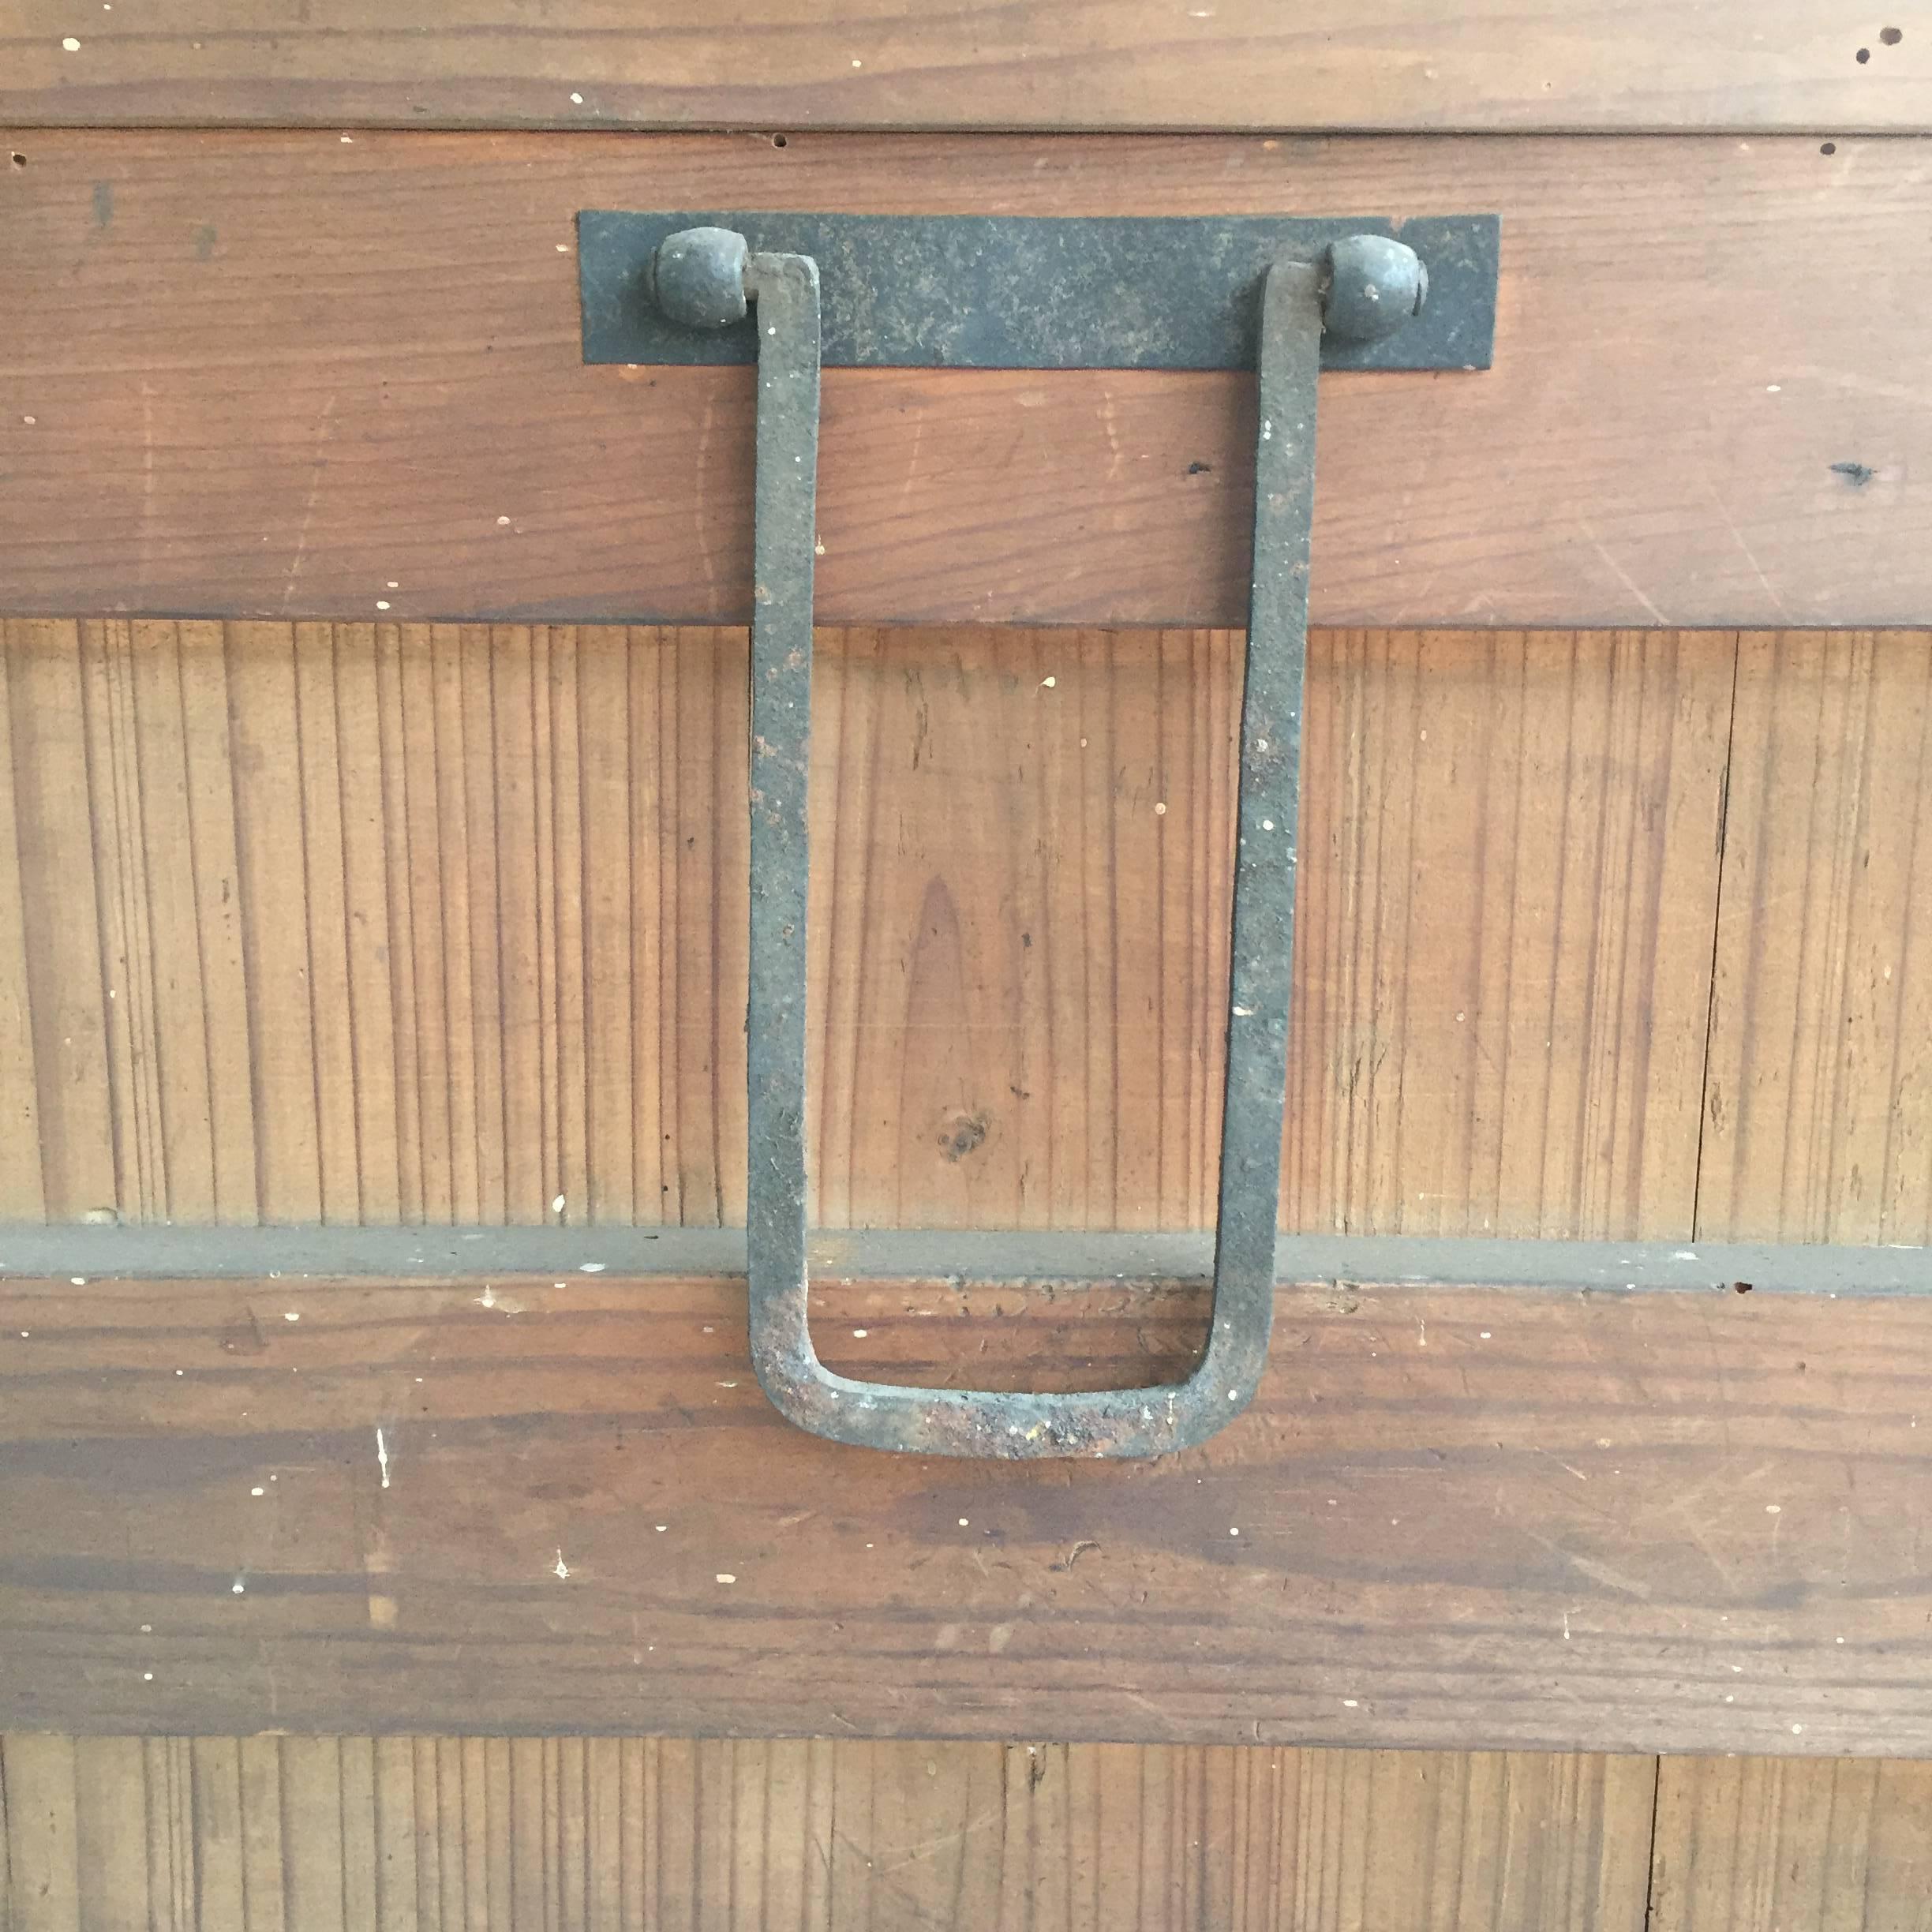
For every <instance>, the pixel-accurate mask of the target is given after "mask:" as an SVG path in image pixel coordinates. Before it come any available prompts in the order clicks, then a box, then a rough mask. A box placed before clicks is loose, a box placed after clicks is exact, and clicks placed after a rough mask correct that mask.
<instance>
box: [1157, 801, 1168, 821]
mask: <svg viewBox="0 0 1932 1932" xmlns="http://www.w3.org/2000/svg"><path fill="white" fill-rule="evenodd" d="M1154 816H1155V818H1166V816H1167V807H1166V803H1165V802H1163V803H1158V804H1156V805H1155V807H1154Z"/></svg>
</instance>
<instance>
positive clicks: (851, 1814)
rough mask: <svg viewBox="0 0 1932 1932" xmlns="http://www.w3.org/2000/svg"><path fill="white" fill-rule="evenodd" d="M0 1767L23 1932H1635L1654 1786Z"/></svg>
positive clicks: (1141, 1766) (1315, 1777)
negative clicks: (87, 1858)
mask: <svg viewBox="0 0 1932 1932" xmlns="http://www.w3.org/2000/svg"><path fill="white" fill-rule="evenodd" d="M0 1763H3V1765H4V1769H5V1773H6V1781H5V1811H6V1818H5V1826H6V1833H5V1836H6V1841H7V1843H8V1844H9V1846H11V1845H13V1844H21V1846H22V1848H23V1849H24V1852H25V1854H26V1863H24V1865H22V1866H19V1867H17V1868H16V1870H15V1873H14V1874H13V1883H12V1885H11V1886H10V1887H9V1893H8V1895H7V1896H6V1903H7V1904H10V1906H11V1909H12V1912H13V1917H12V1918H11V1919H9V1923H10V1924H11V1925H13V1926H17V1927H18V1929H19V1932H82V1928H87V1932H93V1928H95V1927H105V1926H118V1925H122V1924H126V1925H129V1926H140V1927H142V1928H144V1932H150V1929H152V1932H177V1929H179V1932H187V1928H188V1927H189V1926H193V1927H195V1928H196V1929H197V1932H262V1928H264V1927H267V1928H273V1929H274V1932H284V1928H288V1929H290V1932H293V1929H294V1928H302V1929H304V1932H305V1929H306V1928H310V1927H315V1928H323V1929H324V1932H326V1929H327V1928H331V1927H335V1926H347V1927H363V1926H367V1927H372V1928H376V1927H379V1928H380V1929H381V1932H404V1929H405V1928H408V1929H410V1932H416V1929H417V1928H420V1929H421V1932H435V1929H436V1928H447V1929H448V1932H458V1929H459V1928H461V1929H462V1932H473V1929H474V1932H508V1929H509V1928H512V1927H515V1928H524V1927H530V1928H541V1927H545V1926H568V1927H586V1928H591V1927H598V1928H604V1927H608V1928H610V1929H611V1932H721V1929H722V1928H725V1927H739V1926H787V1927H790V1926H797V1927H799V1928H802V1929H803V1932H854V1929H856V1928H860V1927H866V1926H874V1927H879V1928H886V1927H896V1926H910V1925H918V1926H933V1927H942V1928H954V1929H955V1932H1020V1928H1023V1927H1024V1928H1028V1932H1114V1929H1115V1928H1119V1929H1121V1932H1136V1928H1140V1929H1144V1932H1223V1929H1225V1932H1344V1929H1345V1928H1355V1927H1370V1926H1397V1925H1399V1926H1403V1927H1405V1928H1413V1932H1640V1928H1641V1927H1642V1924H1643V1908H1644V1894H1645V1889H1646V1881H1647V1878H1648V1848H1649V1828H1650V1818H1651V1809H1652V1803H1653V1789H1654V1786H1655V1781H1656V1766H1655V1765H1654V1763H1653V1762H1652V1761H1650V1760H1648V1759H1645V1758H1596V1757H1532V1756H1529V1755H1526V1754H1511V1755H1502V1754H1477V1755H1473V1756H1469V1757H1454V1756H1451V1755H1448V1754H1442V1753H1402V1754H1397V1753H1394V1752H1368V1751H1356V1752H1342V1751H1297V1750H1266V1749H1262V1748H1259V1747H1250V1748H1247V1749H1241V1748H1239V1747H1232V1748H1230V1747H1222V1748H1219V1749H1209V1750H1185V1749H1175V1748H1171V1747H1159V1746H1155V1747H1150V1748H1148V1749H1146V1750H1136V1749H1133V1748H1129V1747H1121V1746H1108V1745H1099V1746H1091V1745H1088V1746H1079V1745H1076V1746H1073V1747H1069V1746H1065V1745H1044V1744H1043V1745H1029V1744H1011V1745H1007V1746H1004V1747H1002V1746H1001V1745H998V1744H970V1745H943V1744H928V1743H897V1744H893V1743H886V1744H874V1743H862V1742H858V1741H855V1740H852V1739H829V1740H822V1741H818V1742H813V1743H806V1742H802V1741H799V1742H779V1743H749V1742H736V1743H732V1742H728V1741H722V1740H720V1741H715V1742H708V1743H707V1742H702V1741H688V1740H678V1739H657V1738H623V1739H618V1738H597V1739H574V1738H561V1739H559V1738H544V1739H538V1738H517V1739H504V1738H469V1739H437V1738H427V1737H423V1738H400V1737H399V1738H381V1739H371V1738H368V1737H340V1738H338V1737H320V1738H280V1739H275V1738H264V1739H249V1740H247V1741H245V1742H243V1743H241V1744H239V1745H238V1744H237V1743H235V1742H234V1740H232V1739H222V1738H197V1739H185V1738H157V1739H148V1740H146V1741H145V1742H142V1741H140V1740H136V1739H119V1738H95V1739H80V1740H78V1741H69V1740H68V1739H52V1738H50V1739H41V1738H36V1737H32V1736H24V1735H15V1736H10V1737H8V1738H6V1739H4V1740H0ZM144 1817H145V1818H146V1820H147V1821H148V1822H147V1831H146V1837H145V1839H144V1838H143V1836H142V1830H143V1819H144ZM63 1828H64V1829H63ZM251 1832H253V1833H258V1834H259V1842H260V1846H261V1848H262V1856H261V1858H260V1861H259V1862H258V1863H256V1865H255V1866H253V1867H251V1869H250V1871H249V1879H250V1881H251V1882H249V1883H246V1884H243V1883H241V1882H238V1881H239V1878H240V1875H241V1874H240V1867H239V1865H238V1848H239V1843H240V1841H241V1838H242V1837H244V1836H245V1834H247V1833H251ZM102 1833H106V1834H107V1835H108V1836H110V1837H112V1838H113V1839H114V1840H116V1843H117V1856H116V1859H115V1862H114V1865H113V1866H112V1867H111V1869H108V1868H103V1869H99V1870H95V1871H94V1872H92V1874H86V1875H85V1877H84V1874H83V1873H82V1872H81V1870H80V1859H79V1858H78V1856H77V1855H76V1853H77V1846H78V1844H79V1843H80V1841H81V1840H87V1839H89V1838H92V1837H98V1836H99V1835H101V1834H102ZM83 1883H85V1884H86V1885H88V1886H89V1887H90V1888H91V1890H90V1893H89V1895H88V1903H89V1904H91V1905H92V1906H93V1907H94V1908H95V1909H94V1910H93V1911H90V1912H89V1913H88V1915H85V1916H83V1915H82V1914H81V1913H80V1911H77V1910H76V1909H75V1906H76V1903H77V1898H78V1896H79V1895H80V1889H81V1886H82V1885H83ZM42 1886H45V1888H46V1889H44V1890H43V1889H40V1888H41V1887H42ZM197 1904H198V1909H197Z"/></svg>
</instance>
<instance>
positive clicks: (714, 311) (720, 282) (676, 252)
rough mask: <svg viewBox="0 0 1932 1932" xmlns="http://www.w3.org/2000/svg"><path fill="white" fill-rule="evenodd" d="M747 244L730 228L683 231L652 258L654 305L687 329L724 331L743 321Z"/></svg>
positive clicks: (660, 245)
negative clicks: (729, 326)
mask: <svg viewBox="0 0 1932 1932" xmlns="http://www.w3.org/2000/svg"><path fill="white" fill-rule="evenodd" d="M750 252H751V251H750V248H749V245H748V244H747V242H746V241H745V238H744V237H743V235H741V234H739V233H738V232H737V231H736V230H735V229H731V228H683V229H680V230H679V231H678V232H677V233H676V234H673V235H666V236H665V238H664V240H663V241H660V242H659V243H658V244H657V250H656V252H655V253H653V255H652V256H651V259H650V274H649V275H648V277H647V278H646V279H647V283H648V286H649V288H650V298H651V300H652V301H653V302H655V303H656V304H657V307H658V308H659V309H661V311H662V312H663V313H664V314H665V315H666V316H669V318H670V319H671V320H672V321H673V322H678V323H682V324H683V326H684V327H685V328H706V329H710V328H725V326H726V325H727V324H729V323H732V322H742V321H743V320H744V319H745V308H746V299H745V261H746V259H747V256H748V255H749V254H750Z"/></svg>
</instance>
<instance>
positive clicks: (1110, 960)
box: [0, 621, 1926, 1259]
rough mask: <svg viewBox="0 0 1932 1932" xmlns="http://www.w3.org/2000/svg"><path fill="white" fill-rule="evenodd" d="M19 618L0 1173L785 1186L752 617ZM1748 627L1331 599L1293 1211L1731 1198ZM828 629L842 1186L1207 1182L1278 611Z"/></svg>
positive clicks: (8, 1182) (412, 1187)
mask: <svg viewBox="0 0 1932 1932" xmlns="http://www.w3.org/2000/svg"><path fill="white" fill-rule="evenodd" d="M0 642H4V662H3V663H0V670H3V672H4V676H0V707H4V710H3V712H0V717H3V718H4V721H5V722H4V728H0V811H7V812H10V813H11V814H12V836H11V837H6V836H4V833H5V831H6V827H5V826H0V865H9V866H11V867H13V868H14V871H13V874H11V875H9V876H7V877H4V878H0V1065H4V1066H5V1067H6V1069H7V1073H6V1081H5V1089H6V1094H7V1095H8V1097H9V1106H10V1107H11V1109H12V1110H13V1114H12V1118H13V1123H14V1128H15V1131H13V1132H12V1133H9V1134H6V1135H4V1136H0V1219H30V1220H37V1219H43V1218H45V1219H51V1220H54V1221H63V1220H66V1221H73V1220H78V1219H82V1218H84V1216H86V1215H89V1214H90V1213H96V1214H98V1213H99V1212H102V1211H107V1212H110V1213H113V1214H114V1215H117V1216H118V1217H119V1218H122V1219H129V1220H140V1219H148V1220H155V1219H174V1220H182V1221H190V1222H209V1221H253V1220H256V1219H261V1220H267V1221H283V1222H289V1221H294V1222H301V1221H316V1220H329V1221H347V1222H354V1221H358V1220H360V1221H370V1222H394V1221H397V1220H402V1221H417V1220H424V1221H429V1222H448V1221H451V1220H456V1221H477V1220H481V1221H505V1220H507V1221H514V1222H544V1221H554V1220H556V1219H560V1218H561V1219H564V1220H565V1221H566V1222H619V1223H622V1222H630V1221H633V1220H638V1221H643V1222H657V1221H665V1222H684V1223H691V1222H700V1223H703V1222H720V1221H722V1222H727V1223H739V1224H741V1223H742V1222H743V1213H744V1199H743V1188H744V1179H743V1166H744V1151H743V1148H744V1079H745V1076H744V1039H743V1013H744V998H745V993H744V986H745V960H744V946H745V938H744V927H745V916H746V915H745V905H746V893H747V885H746V866H747V859H746V853H745V840H746V832H745V816H746V805H745V794H744V784H745V777H744V770H745V761H744V754H743V751H742V749H741V748H740V747H742V746H743V741H744V735H745V731H746V724H745V713H744V702H745V657H744V642H743V636H742V635H741V634H736V633H721V632H713V631H681V632H677V631H673V632H656V631H631V632H626V631H620V630H596V631H593V630H568V629H549V628H543V627H537V628H534V629H533V628H528V627H496V628H495V629H493V630H492V629H486V628H481V627H479V628H471V629H462V630H459V629H456V628H454V627H427V626H420V625H405V626H399V625H395V624H390V623H382V624H379V625H369V624H342V625H337V626H333V627H331V626H327V625H319V624H318V625H301V626H290V625H287V624H279V623H278V624H232V625H229V626H226V627H223V626H221V625H215V624H187V623H184V624H180V625H176V624H174V623H143V624H133V625H129V624H126V623H88V624H84V625H76V624H73V623H32V622H25V621H15V622H13V623H9V624H8V625H7V626H6V628H5V631H4V633H3V634H0ZM1899 650H1900V653H1902V654H1904V655H1906V656H1910V655H1911V653H1916V660H1915V661H1918V662H1919V663H1920V664H1921V665H1923V661H1925V658H1926V644H1925V642H1924V641H1923V640H1914V641H1909V642H1903V643H1901V644H1900V646H1899ZM1734 653H1735V639H1734V638H1729V637H1720V638H1708V637H1690V636H1678V635H1668V634H1666V635H1649V634H1645V635H1608V636H1606V635H1574V636H1572V635H1562V636H1536V637H1530V638H1525V637H1523V636H1521V635H1510V634H1491V633H1461V634H1436V635H1428V636H1416V635H1400V636H1398V635H1387V634H1375V633H1372V634H1362V633H1336V634H1328V635H1322V636H1320V637H1318V638H1316V642H1315V646H1314V653H1313V661H1312V668H1311V673H1310V683H1309V695H1308V719H1307V724H1306V734H1305V735H1306V743H1307V754H1306V755H1307V775H1306V780H1305V796H1306V803H1305V809H1304V837H1303V841H1302V844H1303V858H1302V862H1301V926H1300V933H1299V945H1298V958H1297V993H1296V1002H1297V1003H1296V1009H1295V1010H1296V1031H1295V1039H1294V1075H1293V1085H1292V1095H1291V1103H1290V1119H1289V1125H1288V1132H1287V1139H1286V1168H1287V1177H1288V1178H1287V1185H1286V1205H1285V1210H1284V1211H1285V1214H1286V1217H1287V1219H1289V1221H1290V1222H1291V1223H1292V1224H1294V1225H1298V1226H1305V1227H1310V1228H1333V1229H1338V1230H1339V1229H1342V1228H1344V1227H1354V1228H1356V1229H1357V1230H1363V1229H1368V1228H1373V1229H1376V1230H1379V1231H1381V1232H1383V1233H1389V1234H1396V1233H1403V1232H1410V1233H1458V1234H1460V1233H1468V1234H1481V1233H1485V1232H1500V1233H1513V1234H1539V1233H1540V1234H1575V1235H1583V1236H1589V1235H1596V1234H1631V1235H1651V1236H1656V1237H1662V1238H1668V1237H1673V1236H1676V1235H1682V1234H1690V1233H1691V1232H1692V1231H1693V1219H1694V1181H1695V1176H1696V1170H1697V1160H1698V1136H1699V1129H1700V1114H1701V1108H1702V1088H1701V1081H1702V1066H1703V1058H1704V1037H1705V1026H1706V1019H1707V1014H1708V1011H1709V985H1710V962H1711V934H1712V930H1713V923H1714V920H1715V919H1716V907H1717V898H1716V895H1717V880H1718V871H1719V860H1718V853H1717V835H1718V829H1719V819H1720V809H1721V803H1722V797H1723V788H1724V759H1725V755H1726V750H1725V733H1726V731H1727V728H1728V719H1729V715H1730V710H1731V677H1732V657H1733V656H1734ZM818 657H819V676H818V699H817V705H816V710H817V713H818V719H817V726H816V731H815V736H814V758H815V760H816V763H815V767H814V823H815V826H816V833H815V837H814V846H815V852H814V904H813V912H812V920H813V927H812V930H813V953H812V977H811V1001H810V1009H809V1010H810V1014H811V1026H812V1028H813V1047H812V1058H811V1083H810V1084H811V1107H812V1120H811V1144H812V1148H813V1170H814V1188H815V1197H814V1209H813V1211H814V1219H816V1220H818V1222H821V1223H823V1224H827V1225H833V1226H841V1225H842V1226H855V1225H856V1226H864V1225H867V1224H873V1225H886V1226H893V1225H900V1226H905V1225H910V1226H922V1225H924V1226H932V1225H941V1226H943V1225H949V1224H956V1225H972V1224H977V1225H978V1226H982V1227H986V1226H993V1227H1001V1226H1008V1227H1028V1226H1032V1227H1071V1228H1081V1227H1142V1228H1149V1227H1151V1228H1174V1227H1188V1226H1207V1225H1208V1224H1209V1223H1210V1222H1211V1219H1212V1216H1213V1213H1214V1185H1215V1163H1216V1158H1217V1153H1218V1148H1219V1109H1220V1087H1221V1066H1222V1046H1223V1035H1224V1032H1225V1030H1226V977H1227V965H1226V929H1227V919H1228V900H1229V892H1230V883H1229V880H1230V872H1229V867H1230V859H1231V856H1232V848H1233V814H1232V807H1233V782H1234V730H1235V722H1236V710H1237V702H1238V692H1239V687H1240V641H1239V639H1238V638H1234V637H1231V636H1230V635H1226V634H1224V633H1219V634H1218V633H1189V634H1171V633H1170V634H1166V635H1155V634H1148V633H1138V634H1114V635H1093V634H1076V635H1066V634H1061V633H1047V634H1043V635H1029V634H1019V635H1015V634H1012V633H1002V632H1000V631H992V630H979V629H973V630H964V631H953V632H949V633H921V632H917V631H888V632H879V631H860V632H854V633H851V634H846V635H838V634H831V633H826V634H822V639H821V644H820V648H819V652H818ZM1915 970H1922V969H1920V968H1915ZM559 1200H561V1201H562V1202H563V1204H564V1205H563V1207H561V1208H558V1207H556V1206H555V1204H556V1202H557V1201H559ZM1747 1231H1748V1230H1747ZM0 1259H4V1256H0Z"/></svg>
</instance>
